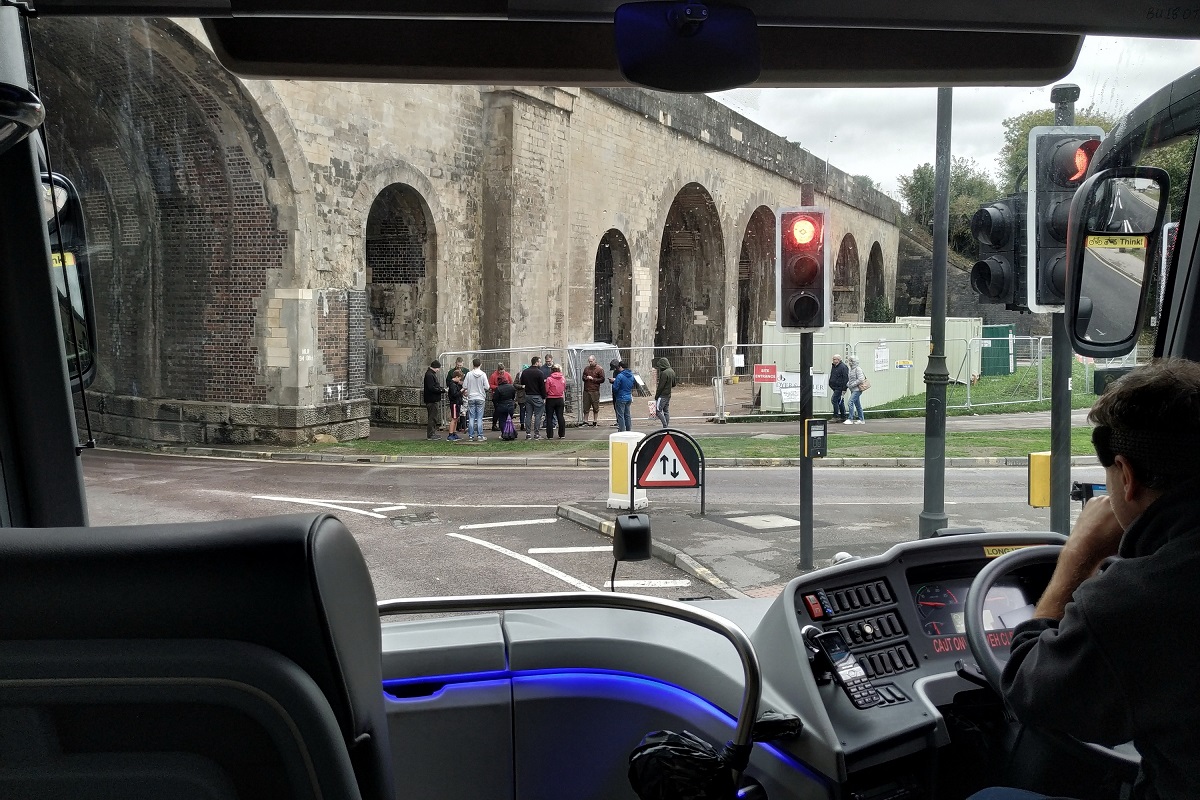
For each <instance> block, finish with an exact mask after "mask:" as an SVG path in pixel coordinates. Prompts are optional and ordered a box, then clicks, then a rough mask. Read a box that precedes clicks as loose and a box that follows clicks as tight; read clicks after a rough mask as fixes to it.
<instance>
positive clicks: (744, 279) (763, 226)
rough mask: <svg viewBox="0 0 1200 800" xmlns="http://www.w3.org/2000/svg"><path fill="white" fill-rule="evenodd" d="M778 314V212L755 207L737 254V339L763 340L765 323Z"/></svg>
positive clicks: (747, 341)
mask: <svg viewBox="0 0 1200 800" xmlns="http://www.w3.org/2000/svg"><path fill="white" fill-rule="evenodd" d="M774 316H775V213H774V212H773V211H771V209H769V208H767V207H766V206H759V207H758V208H756V209H755V210H754V213H753V214H752V215H751V217H750V220H749V221H748V222H747V223H746V232H745V234H743V236H742V248H741V254H740V256H739V258H738V302H737V343H738V344H757V343H758V342H760V341H761V340H762V323H763V321H764V320H768V319H773V318H774Z"/></svg>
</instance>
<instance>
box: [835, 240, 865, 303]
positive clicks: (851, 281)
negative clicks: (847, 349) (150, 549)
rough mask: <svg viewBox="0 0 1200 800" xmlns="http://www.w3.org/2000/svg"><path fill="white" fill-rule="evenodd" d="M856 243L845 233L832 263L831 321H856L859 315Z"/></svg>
mask: <svg viewBox="0 0 1200 800" xmlns="http://www.w3.org/2000/svg"><path fill="white" fill-rule="evenodd" d="M858 276H859V271H858V244H857V243H856V242H855V241H854V236H853V235H852V234H849V233H847V234H846V235H845V236H843V237H842V244H841V246H840V247H838V254H837V260H836V261H835V262H834V264H833V319H832V321H833V322H857V321H859V320H860V319H862V317H860V316H859V313H860V312H859V303H860V301H861V298H860V297H859V292H858V286H859V283H858V281H859V278H858Z"/></svg>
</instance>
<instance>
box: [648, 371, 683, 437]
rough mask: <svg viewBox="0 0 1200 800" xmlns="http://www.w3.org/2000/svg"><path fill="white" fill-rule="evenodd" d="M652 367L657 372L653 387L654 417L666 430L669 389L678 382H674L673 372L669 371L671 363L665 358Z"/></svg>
mask: <svg viewBox="0 0 1200 800" xmlns="http://www.w3.org/2000/svg"><path fill="white" fill-rule="evenodd" d="M654 367H655V369H657V370H658V380H657V382H656V383H655V387H654V416H656V417H658V421H659V422H661V423H662V426H663V427H664V428H666V427H668V426H670V424H671V389H672V388H674V386H675V384H676V383H678V381H676V380H675V370H673V369H671V362H670V361H668V360H667V359H666V358H660V359H658V360H656V361H655V362H654Z"/></svg>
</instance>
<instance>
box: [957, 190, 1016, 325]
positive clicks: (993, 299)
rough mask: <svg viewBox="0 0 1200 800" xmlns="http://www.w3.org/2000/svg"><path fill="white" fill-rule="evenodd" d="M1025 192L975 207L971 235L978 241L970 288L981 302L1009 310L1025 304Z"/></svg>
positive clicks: (1014, 309)
mask: <svg viewBox="0 0 1200 800" xmlns="http://www.w3.org/2000/svg"><path fill="white" fill-rule="evenodd" d="M1025 203H1026V200H1025V195H1023V194H1012V195H1009V196H1008V197H1005V198H1003V199H1001V200H993V201H992V202H990V203H985V204H984V205H982V206H980V207H979V210H978V211H976V212H975V214H974V215H973V216H972V217H971V234H972V235H973V236H974V237H975V241H977V242H979V260H978V261H976V262H975V266H973V267H972V268H971V288H972V289H974V290H975V291H976V292H978V294H979V302H981V303H1003V304H1004V307H1005V308H1007V309H1009V310H1010V311H1026V310H1028V309H1026V307H1025V273H1024V270H1025Z"/></svg>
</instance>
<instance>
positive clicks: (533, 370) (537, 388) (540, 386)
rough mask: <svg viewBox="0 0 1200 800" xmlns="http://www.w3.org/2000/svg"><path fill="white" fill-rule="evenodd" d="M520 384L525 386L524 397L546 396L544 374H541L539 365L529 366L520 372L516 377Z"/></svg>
mask: <svg viewBox="0 0 1200 800" xmlns="http://www.w3.org/2000/svg"><path fill="white" fill-rule="evenodd" d="M518 380H520V381H521V385H522V386H524V387H525V397H526V398H527V399H528V398H530V397H541V398H543V399H544V398H545V397H546V376H545V375H543V374H542V368H541V367H529V368H527V369H526V370H525V371H524V372H522V373H521V377H520V378H518Z"/></svg>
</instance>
